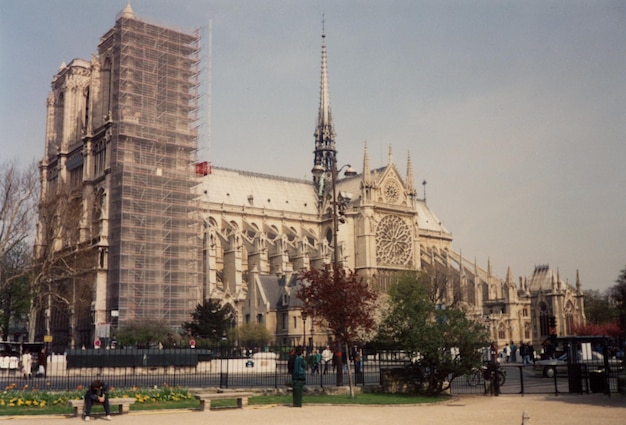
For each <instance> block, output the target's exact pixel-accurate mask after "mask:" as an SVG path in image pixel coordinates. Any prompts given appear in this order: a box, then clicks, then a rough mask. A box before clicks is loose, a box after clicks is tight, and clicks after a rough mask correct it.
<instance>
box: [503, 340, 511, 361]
mask: <svg viewBox="0 0 626 425" xmlns="http://www.w3.org/2000/svg"><path fill="white" fill-rule="evenodd" d="M502 356H503V357H504V360H505V361H506V362H507V363H508V362H509V358H510V357H511V351H510V349H509V346H508V345H507V344H504V347H503V348H502Z"/></svg>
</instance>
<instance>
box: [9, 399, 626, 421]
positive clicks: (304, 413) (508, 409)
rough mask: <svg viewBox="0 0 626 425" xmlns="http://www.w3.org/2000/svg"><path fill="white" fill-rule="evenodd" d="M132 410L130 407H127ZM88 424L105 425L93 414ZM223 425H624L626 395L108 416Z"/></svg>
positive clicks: (54, 418) (60, 418) (58, 418)
mask: <svg viewBox="0 0 626 425" xmlns="http://www.w3.org/2000/svg"><path fill="white" fill-rule="evenodd" d="M131 409H132V407H131ZM98 413H99V412H98V410H97V407H96V408H94V412H93V415H94V416H92V420H91V422H90V423H91V424H94V423H95V424H100V425H104V424H105V423H109V422H107V421H105V420H104V416H99V415H98ZM3 420H7V421H10V422H11V425H22V424H23V425H27V424H28V425H33V424H37V425H47V424H49V425H77V424H78V423H82V422H83V421H82V419H81V418H74V417H67V416H46V417H28V418H25V417H0V421H3ZM218 421H219V423H221V424H228V425H251V424H290V425H291V424H294V423H297V424H298V425H338V424H349V423H354V424H359V425H369V424H393V425H404V424H412V425H413V424H428V425H474V424H476V425H484V424H497V425H519V424H524V425H560V424H563V425H590V424H595V423H598V424H602V425H625V424H626V397H625V396H624V395H619V394H617V395H616V394H613V395H611V397H610V398H609V397H607V396H606V395H601V394H592V395H559V396H554V395H546V396H523V397H522V396H499V397H484V396H467V397H457V398H454V399H451V400H449V401H446V402H442V403H437V404H428V405H409V406H329V405H322V406H320V405H307V404H305V405H304V406H303V407H302V408H294V407H290V406H249V407H247V408H246V409H220V410H212V411H206V412H201V411H197V410H178V411H173V412H169V411H168V412H166V411H152V412H132V410H131V412H130V414H126V415H113V421H112V422H111V423H115V424H116V425H172V424H184V423H189V424H191V423H195V424H206V423H215V422H218Z"/></svg>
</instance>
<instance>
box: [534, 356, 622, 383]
mask: <svg viewBox="0 0 626 425" xmlns="http://www.w3.org/2000/svg"><path fill="white" fill-rule="evenodd" d="M575 364H579V365H583V367H586V368H587V370H588V371H591V370H598V369H604V366H605V365H604V356H603V355H602V354H601V353H598V352H596V351H592V352H591V359H589V360H582V353H581V352H580V351H579V352H578V362H577V363H575ZM533 369H534V371H535V374H537V375H540V376H543V377H545V378H554V376H555V374H556V375H567V371H568V362H567V353H564V354H562V355H560V356H559V357H557V358H555V359H543V360H537V361H536V362H535V365H534V367H533ZM609 369H610V371H615V372H617V371H622V370H624V364H623V361H622V360H620V359H617V358H612V359H609Z"/></svg>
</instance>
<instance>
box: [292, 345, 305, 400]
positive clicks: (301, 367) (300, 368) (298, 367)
mask: <svg viewBox="0 0 626 425" xmlns="http://www.w3.org/2000/svg"><path fill="white" fill-rule="evenodd" d="M303 351H304V350H303V349H302V347H298V348H296V351H295V353H294V354H295V360H294V365H293V373H292V374H291V380H292V382H293V407H302V393H303V391H304V384H305V383H306V360H304V356H303Z"/></svg>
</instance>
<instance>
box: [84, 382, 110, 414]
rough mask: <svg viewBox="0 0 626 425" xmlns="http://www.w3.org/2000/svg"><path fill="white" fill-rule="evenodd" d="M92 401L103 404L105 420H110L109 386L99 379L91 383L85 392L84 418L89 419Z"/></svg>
mask: <svg viewBox="0 0 626 425" xmlns="http://www.w3.org/2000/svg"><path fill="white" fill-rule="evenodd" d="M94 403H100V404H102V405H103V406H104V413H106V420H107V421H110V420H111V405H110V404H109V386H108V385H107V384H106V383H104V382H102V381H101V380H99V379H96V380H95V381H93V382H92V383H91V386H90V387H89V391H87V394H85V420H86V421H88V420H89V416H90V415H91V406H92V405H93V404H94Z"/></svg>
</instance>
